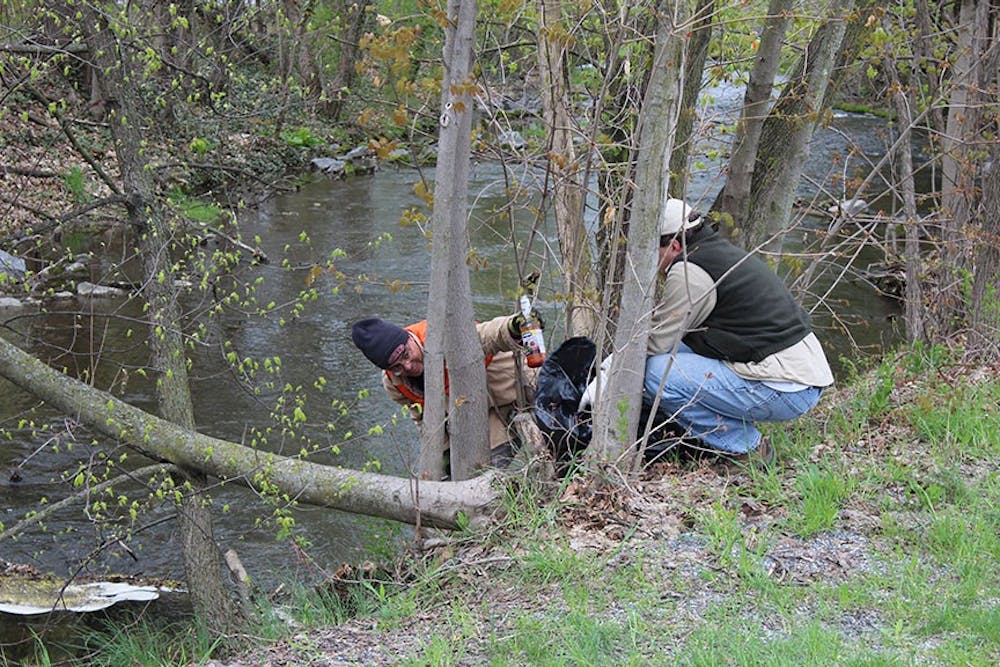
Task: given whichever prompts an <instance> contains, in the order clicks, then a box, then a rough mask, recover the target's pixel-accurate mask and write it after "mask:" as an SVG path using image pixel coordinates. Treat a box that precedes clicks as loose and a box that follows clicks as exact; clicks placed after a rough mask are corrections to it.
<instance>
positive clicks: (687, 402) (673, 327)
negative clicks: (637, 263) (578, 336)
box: [580, 199, 833, 465]
mask: <svg viewBox="0 0 1000 667" xmlns="http://www.w3.org/2000/svg"><path fill="white" fill-rule="evenodd" d="M659 231H660V250H659V262H658V263H657V275H658V276H659V278H660V279H659V280H658V285H657V297H656V305H655V311H654V313H653V318H652V322H651V325H650V336H649V342H648V344H647V351H646V372H645V382H644V392H645V396H644V399H645V400H646V401H652V400H653V399H654V398H656V397H657V396H659V410H660V411H661V412H665V413H666V414H668V415H671V419H672V421H673V422H674V423H675V424H677V425H678V426H680V427H681V428H682V429H683V430H684V431H685V432H686V433H687V435H689V436H692V437H694V438H697V439H698V440H700V441H701V443H702V444H704V446H705V447H706V448H708V449H710V450H712V451H714V452H716V453H720V454H722V455H724V456H726V457H728V458H731V459H734V460H737V461H744V462H756V463H760V464H762V465H771V463H773V461H774V458H775V455H774V449H773V447H772V446H771V444H770V443H769V442H767V441H766V439H763V438H762V437H761V432H760V431H759V430H757V428H756V427H755V426H754V423H755V422H781V421H787V420H791V419H795V418H796V417H799V416H801V415H802V414H804V413H806V412H808V411H809V410H811V409H812V408H813V407H814V406H815V405H816V403H817V401H818V400H819V397H820V393H821V391H822V388H823V387H827V386H829V385H831V384H833V373H832V372H831V370H830V365H829V363H828V362H827V359H826V355H825V354H824V353H823V348H822V347H821V346H820V343H819V340H818V339H817V338H816V335H815V334H814V333H813V332H812V330H811V328H810V325H809V316H808V314H807V313H806V312H805V311H804V310H803V309H802V307H801V306H799V304H798V303H797V302H796V301H795V299H794V297H793V296H792V294H791V293H790V292H789V291H788V288H787V287H786V286H785V284H784V283H783V282H782V280H781V279H780V278H779V277H778V276H777V275H776V274H775V273H774V272H773V271H771V269H770V268H769V267H768V266H767V264H765V263H764V262H763V261H762V260H761V259H760V258H759V257H756V256H754V255H750V254H748V253H747V252H746V251H744V250H742V249H741V248H738V247H736V246H735V245H733V244H732V243H730V242H729V241H727V240H726V239H725V238H723V236H722V235H721V234H719V233H718V232H717V231H716V230H715V229H714V228H713V227H712V226H711V225H709V224H707V223H706V222H705V221H704V220H703V217H702V216H701V215H700V214H698V213H697V212H696V211H694V210H692V209H691V207H690V206H688V205H687V203H685V202H684V201H682V200H680V199H668V200H667V202H666V204H665V205H664V207H663V210H662V211H661V215H660V229H659ZM607 361H608V360H607V359H605V361H604V363H603V364H602V369H607V368H608V367H609V364H608V363H607ZM602 379H603V378H602ZM598 384H599V380H598V379H595V380H594V382H593V383H591V385H590V386H589V387H588V388H587V391H586V392H585V393H584V396H583V398H582V399H581V402H580V405H581V409H586V408H588V407H589V405H590V403H592V402H593V400H594V395H595V394H596V392H597V391H598V388H597V385H598Z"/></svg>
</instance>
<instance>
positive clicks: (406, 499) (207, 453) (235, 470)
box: [0, 338, 499, 529]
mask: <svg viewBox="0 0 1000 667" xmlns="http://www.w3.org/2000/svg"><path fill="white" fill-rule="evenodd" d="M0 376H2V377H5V378H7V379H8V380H10V381H11V382H13V383H14V384H15V385H17V386H18V387H21V388H22V389H23V390H25V391H26V392H28V393H30V394H32V395H34V396H36V397H38V398H39V399H40V400H42V401H45V402H46V403H47V404H48V405H49V406H51V407H52V408H55V409H57V410H61V411H62V412H65V413H66V414H69V415H73V416H74V418H77V419H79V420H80V421H81V422H83V423H84V424H86V425H87V426H89V427H90V428H92V429H93V430H94V431H96V432H98V433H101V434H103V435H105V436H107V437H108V438H112V439H115V440H119V441H121V442H124V443H126V444H128V445H130V446H131V447H133V448H134V449H136V450H137V451H139V452H140V453H142V454H144V455H146V456H148V457H149V458H151V459H153V460H155V461H166V462H170V463H173V464H175V465H177V466H180V467H182V468H184V469H186V470H197V471H200V472H201V473H203V474H205V475H209V476H212V477H217V478H219V479H222V480H224V481H228V482H232V483H236V484H240V485H242V486H247V487H250V488H253V489H257V490H258V491H259V492H261V493H262V492H263V488H262V487H265V486H266V487H268V488H273V487H274V486H276V487H277V488H278V489H280V491H281V492H282V493H285V494H287V495H288V496H289V497H292V498H295V499H296V500H297V501H298V502H300V503H305V504H309V505H316V506H319V507H329V508H331V509H336V510H342V511H344V512H351V513H353V514H363V515H365V516H373V517H379V518H383V519H391V520H393V521H400V522H403V523H410V524H416V523H418V522H419V523H421V524H422V525H425V526H434V527H438V528H449V529H454V528H458V527H459V525H460V518H461V517H466V518H468V519H469V520H470V521H471V522H472V523H473V524H474V525H482V524H485V523H488V522H489V521H490V520H491V518H492V517H493V515H494V513H495V512H496V511H497V510H498V502H499V496H498V494H497V493H496V491H495V490H494V489H493V488H492V487H491V483H492V477H491V476H490V475H481V476H479V477H476V478H475V479H471V480H468V481H464V482H418V481H417V480H413V479H404V478H401V477H392V476H389V475H379V474H375V473H369V472H361V471H358V470H348V469H344V468H339V467H334V466H324V465H320V464H318V463H312V462H310V461H303V460H301V459H298V458H293V457H287V456H279V455H277V454H272V453H270V452H262V451H259V450H256V449H253V448H252V447H246V446H244V445H240V444H237V443H234V442H228V441H226V440H220V439H218V438H213V437H210V436H207V435H202V434H200V433H198V432H196V431H192V430H188V429H184V428H181V427H180V426H178V425H176V424H173V423H171V422H168V421H166V420H164V419H160V418H158V417H156V416H154V415H151V414H149V413H147V412H144V411H142V410H140V409H139V408H136V407H134V406H131V405H129V404H128V403H125V402H123V401H121V400H120V399H118V398H116V397H115V396H112V395H111V394H108V393H106V392H103V391H100V390H97V389H94V388H93V387H91V386H89V385H86V384H84V383H82V382H80V381H78V380H74V379H73V378H70V377H68V376H66V375H63V374H62V373H59V372H57V371H54V370H53V369H51V368H49V367H48V366H46V365H45V364H43V363H42V362H41V361H39V360H38V359H36V358H35V357H33V356H32V355H30V354H28V353H26V352H24V351H22V350H21V349H19V348H18V347H17V346H15V345H12V344H11V343H9V342H7V341H6V340H4V339H3V338H0Z"/></svg>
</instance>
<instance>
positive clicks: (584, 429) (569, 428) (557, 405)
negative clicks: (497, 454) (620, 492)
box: [535, 336, 698, 464]
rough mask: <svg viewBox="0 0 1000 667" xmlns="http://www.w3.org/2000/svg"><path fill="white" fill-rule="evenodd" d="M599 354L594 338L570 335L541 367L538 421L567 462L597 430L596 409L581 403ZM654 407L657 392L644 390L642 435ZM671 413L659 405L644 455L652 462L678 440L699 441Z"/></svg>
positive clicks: (558, 458)
mask: <svg viewBox="0 0 1000 667" xmlns="http://www.w3.org/2000/svg"><path fill="white" fill-rule="evenodd" d="M596 356H597V346H596V345H595V344H594V341H592V340H590V339H589V338H587V337H586V336H578V337H576V338H570V339H568V340H566V341H564V342H563V343H562V345H560V346H559V347H558V348H557V349H556V351H555V352H553V353H552V354H550V355H549V356H548V358H547V359H546V360H545V363H544V364H542V368H541V370H540V371H539V374H538V380H537V382H536V388H535V423H536V424H538V428H539V429H540V430H541V431H542V433H543V434H545V436H546V439H547V440H548V442H549V447H550V449H551V451H552V455H553V457H554V458H555V460H556V461H557V462H558V463H563V464H564V463H567V462H569V461H570V460H571V459H572V458H573V457H574V456H575V455H576V454H578V453H579V452H581V451H583V450H584V449H586V447H587V445H589V444H590V439H591V437H592V436H593V428H592V423H591V422H592V420H591V414H590V411H589V410H584V411H578V407H579V405H580V398H581V397H582V396H583V392H584V391H586V389H587V385H588V384H589V383H590V381H591V380H592V379H593V378H594V375H595V368H596V364H595V363H594V361H595V357H596ZM652 408H653V399H652V397H651V396H648V395H646V393H645V392H643V396H642V411H641V413H640V415H639V424H638V432H637V433H636V440H639V438H641V437H642V434H643V431H644V430H645V428H646V422H647V421H649V415H650V412H651V411H652ZM671 417H672V415H671V414H670V413H669V412H668V411H666V410H663V409H662V407H660V406H657V411H656V416H655V418H654V420H653V427H652V431H651V432H650V435H649V439H648V440H647V441H646V443H647V444H646V450H645V452H644V456H643V458H644V460H645V461H646V462H647V463H650V462H653V461H656V460H658V459H660V458H662V457H663V456H665V455H666V454H668V453H669V452H671V451H675V450H676V449H677V448H678V446H682V447H691V446H694V447H697V445H698V441H697V440H696V439H694V438H691V437H690V436H688V435H687V434H686V433H685V431H684V429H683V427H681V426H679V425H677V424H676V423H674V422H673V421H671Z"/></svg>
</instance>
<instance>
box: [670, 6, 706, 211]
mask: <svg viewBox="0 0 1000 667" xmlns="http://www.w3.org/2000/svg"><path fill="white" fill-rule="evenodd" d="M714 14H715V0H698V8H697V9H696V10H695V13H694V16H693V17H692V20H691V23H690V24H687V25H685V26H684V29H685V30H686V31H687V32H688V33H689V34H690V35H691V36H690V38H689V39H688V40H687V44H686V45H685V47H684V48H685V54H684V69H685V71H687V72H690V73H691V75H690V76H686V77H685V78H684V92H683V96H682V98H681V112H680V116H679V118H678V119H677V128H676V130H675V131H674V142H673V144H674V148H673V150H672V151H670V174H671V178H670V195H671V196H672V197H677V198H678V199H684V200H686V199H687V185H688V177H689V176H690V174H689V172H688V160H689V159H690V157H691V149H692V146H691V142H692V141H693V139H694V136H695V133H694V123H695V121H696V120H698V96H699V95H700V94H701V79H702V77H701V72H702V71H703V70H704V69H705V60H706V59H707V58H708V43H709V41H710V40H711V39H712V19H713V16H714ZM695 72H697V75H695V74H694V73H695ZM697 208H704V207H701V206H699V207H697Z"/></svg>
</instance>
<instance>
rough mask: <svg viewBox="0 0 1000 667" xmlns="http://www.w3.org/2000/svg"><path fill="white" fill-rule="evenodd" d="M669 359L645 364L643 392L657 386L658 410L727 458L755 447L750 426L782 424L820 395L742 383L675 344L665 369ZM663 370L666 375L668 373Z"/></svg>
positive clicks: (817, 391) (716, 362) (650, 359)
mask: <svg viewBox="0 0 1000 667" xmlns="http://www.w3.org/2000/svg"><path fill="white" fill-rule="evenodd" d="M672 356H673V355H670V354H657V355H653V356H651V357H647V358H646V377H645V383H644V384H645V386H644V389H645V392H646V395H647V397H655V396H656V392H657V391H658V390H659V387H660V381H661V380H662V379H663V376H664V374H666V375H667V379H666V382H665V383H664V384H663V390H662V391H660V406H659V408H660V410H661V411H664V412H666V413H668V414H672V415H673V421H674V422H676V423H677V424H678V425H679V426H681V427H683V428H684V429H685V430H687V431H688V432H689V433H690V434H691V435H692V436H694V437H696V438H698V439H700V440H701V441H702V442H703V443H704V444H705V445H706V446H708V447H711V448H713V449H718V450H722V451H724V452H729V453H731V454H745V453H746V452H749V451H752V450H754V449H756V448H757V447H758V446H759V445H760V438H761V434H760V431H758V430H757V428H756V427H755V426H754V422H783V421H789V420H792V419H795V418H796V417H799V416H801V415H803V414H805V413H806V412H808V411H809V410H811V409H812V408H813V407H814V406H815V405H816V403H817V402H818V401H819V397H820V393H821V392H822V390H821V389H819V388H818V387H809V388H807V389H802V390H801V391H795V392H783V391H778V390H777V389H772V388H771V387H768V386H767V385H766V384H764V383H763V382H760V381H758V380H746V379H744V378H741V377H740V376H739V375H737V374H736V373H734V372H733V370H732V369H731V368H729V367H728V366H726V364H724V363H723V362H721V361H719V360H718V359H709V358H708V357H703V356H701V355H699V354H695V353H694V352H693V351H692V350H691V348H689V347H688V346H687V345H684V344H683V343H681V345H680V347H679V349H678V350H677V355H676V357H674V358H673V363H671V357H672ZM668 369H669V370H668Z"/></svg>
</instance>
